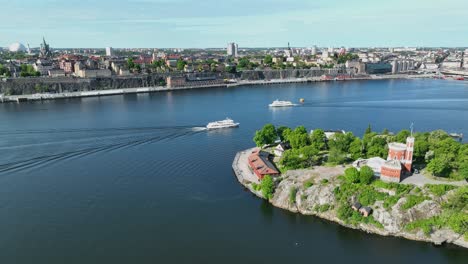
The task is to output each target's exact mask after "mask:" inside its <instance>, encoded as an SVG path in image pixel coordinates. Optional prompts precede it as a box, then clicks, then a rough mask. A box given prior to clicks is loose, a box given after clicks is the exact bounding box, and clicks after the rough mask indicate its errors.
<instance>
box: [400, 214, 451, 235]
mask: <svg viewBox="0 0 468 264" xmlns="http://www.w3.org/2000/svg"><path fill="white" fill-rule="evenodd" d="M442 225H443V221H442V218H441V217H440V216H434V217H431V218H427V219H421V220H417V221H414V222H411V223H409V224H407V225H406V226H405V228H406V230H408V231H413V230H418V229H421V230H422V231H423V232H424V234H425V235H426V236H428V235H429V234H430V233H431V232H432V230H434V228H437V229H439V228H441V227H442Z"/></svg>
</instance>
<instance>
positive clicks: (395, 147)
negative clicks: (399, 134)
mask: <svg viewBox="0 0 468 264" xmlns="http://www.w3.org/2000/svg"><path fill="white" fill-rule="evenodd" d="M388 148H389V149H393V150H400V151H403V150H406V145H405V144H403V143H397V142H392V143H388Z"/></svg>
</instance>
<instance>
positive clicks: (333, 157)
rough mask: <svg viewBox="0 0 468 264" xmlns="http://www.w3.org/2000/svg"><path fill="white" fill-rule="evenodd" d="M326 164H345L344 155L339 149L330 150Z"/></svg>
mask: <svg viewBox="0 0 468 264" xmlns="http://www.w3.org/2000/svg"><path fill="white" fill-rule="evenodd" d="M328 162H330V163H332V164H343V163H345V162H346V153H344V152H343V151H341V150H339V149H336V148H332V149H330V152H329V153H328Z"/></svg>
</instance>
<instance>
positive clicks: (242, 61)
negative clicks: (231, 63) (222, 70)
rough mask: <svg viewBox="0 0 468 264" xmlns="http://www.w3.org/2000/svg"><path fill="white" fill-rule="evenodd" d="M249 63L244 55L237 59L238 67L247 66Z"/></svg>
mask: <svg viewBox="0 0 468 264" xmlns="http://www.w3.org/2000/svg"><path fill="white" fill-rule="evenodd" d="M249 65H250V61H249V59H248V58H246V57H244V58H242V59H240V60H239V64H238V66H239V68H247V67H248V66H249Z"/></svg>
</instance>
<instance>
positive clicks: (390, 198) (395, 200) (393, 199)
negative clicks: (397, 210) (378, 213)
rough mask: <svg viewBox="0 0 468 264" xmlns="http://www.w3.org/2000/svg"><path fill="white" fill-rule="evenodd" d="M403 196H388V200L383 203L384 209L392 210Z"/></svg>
mask: <svg viewBox="0 0 468 264" xmlns="http://www.w3.org/2000/svg"><path fill="white" fill-rule="evenodd" d="M400 198H401V196H399V195H393V196H388V197H387V198H385V200H384V202H383V207H384V208H385V209H387V210H388V209H390V208H391V207H393V206H394V205H395V204H396V203H398V201H399V200H400Z"/></svg>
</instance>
